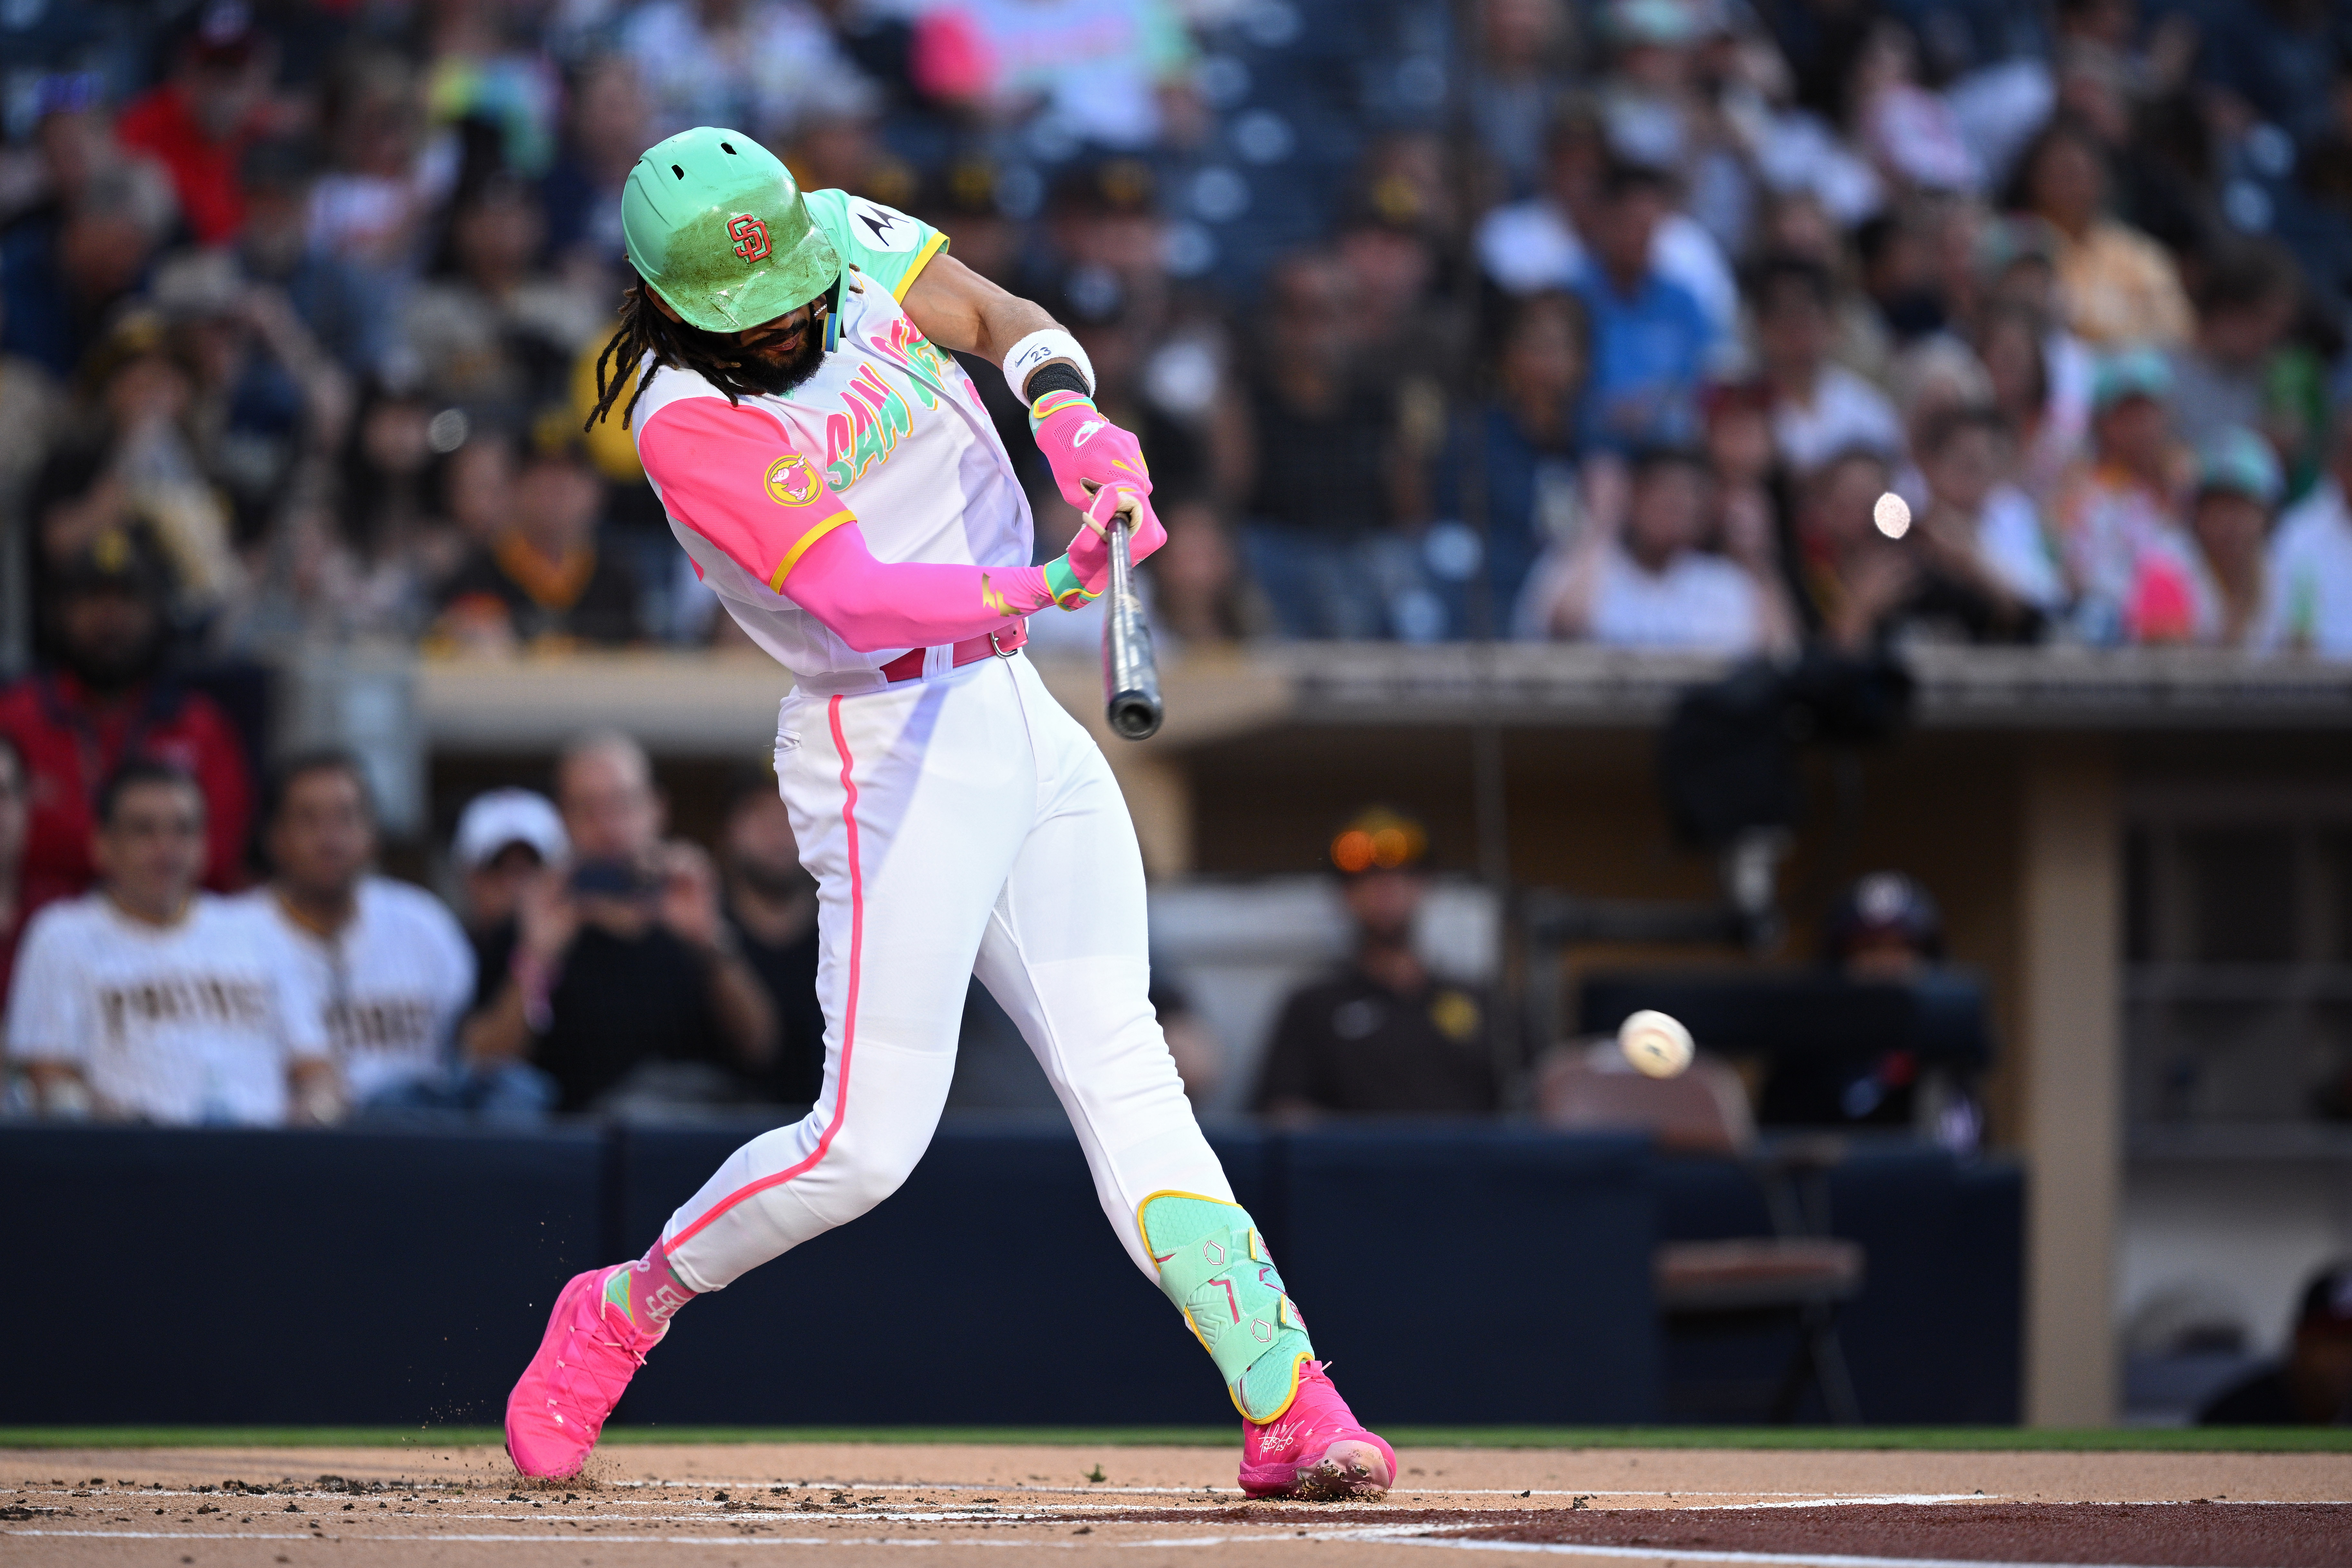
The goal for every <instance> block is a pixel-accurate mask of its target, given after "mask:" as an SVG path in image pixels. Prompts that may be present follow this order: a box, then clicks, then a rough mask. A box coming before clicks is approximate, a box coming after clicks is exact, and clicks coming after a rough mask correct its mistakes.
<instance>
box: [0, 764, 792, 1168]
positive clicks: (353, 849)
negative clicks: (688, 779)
mask: <svg viewBox="0 0 2352 1568" xmlns="http://www.w3.org/2000/svg"><path fill="white" fill-rule="evenodd" d="M552 782H553V796H552V798H550V796H548V795H541V794H538V793H536V792H533V791H530V790H522V789H498V790H491V791H488V792H487V793H485V794H483V795H478V796H477V797H475V798H474V799H473V800H471V801H470V802H468V803H467V806H466V809H465V811H464V813H463V814H462V815H461V816H460V817H459V818H458V820H457V830H456V833H455V835H454V837H453V838H452V839H451V841H450V843H449V844H448V845H447V847H446V848H447V856H446V873H447V874H446V890H447V892H448V893H449V895H450V897H449V900H448V901H447V902H445V901H444V900H443V899H442V898H441V897H439V896H436V894H435V893H434V892H431V891H428V890H426V889H424V888H421V887H418V886H416V885H415V884H412V883H409V882H404V881H400V880H396V879H391V878H388V877H384V876H382V875H379V874H378V873H377V871H376V864H375V863H376V856H377V848H378V842H377V827H376V816H375V811H374V807H373V798H372V793H371V790H370V786H369V782H368V779H367V776H366V773H365V770H364V768H363V766H362V764H361V763H360V762H358V761H357V760H356V759H355V758H353V757H352V756H350V755H348V754H345V753H342V752H308V753H303V754H299V755H297V756H293V757H290V758H289V759H287V760H286V761H285V762H284V763H282V764H281V765H280V766H279V767H278V769H277V770H276V771H275V772H274V773H272V774H271V775H270V777H269V779H268V783H267V786H266V787H265V788H264V789H263V790H262V791H261V792H260V799H259V801H258V803H257V809H256V810H255V811H254V812H253V814H252V816H251V817H250V819H249V820H250V822H251V824H252V826H253V840H254V847H255V849H256V850H257V856H256V862H257V869H258V870H259V872H260V875H259V876H258V877H257V878H253V879H247V874H246V872H247V860H246V858H245V854H244V847H243V846H244V828H245V826H246V823H247V820H248V819H247V818H246V817H244V816H239V817H237V818H236V819H235V820H234V821H231V822H229V823H227V824H226V826H225V824H224V816H225V813H224V812H223V810H222V809H221V806H220V805H217V804H215V797H214V795H213V793H212V792H213V790H214V789H216V788H217V787H218V785H219V784H220V783H221V780H220V778H219V777H218V776H215V777H214V778H213V779H211V780H210V781H209V783H208V781H207V780H206V779H205V778H204V777H202V776H201V775H200V774H199V773H197V772H195V771H193V770H192V769H191V768H189V767H187V766H185V765H183V764H182V763H179V762H177V761H174V760H173V757H172V753H171V752H169V751H164V752H142V753H138V754H134V755H131V756H130V757H128V758H126V759H125V760H123V761H122V762H121V763H120V764H119V765H117V766H116V767H115V768H114V769H113V770H112V771H111V772H110V773H108V774H107V775H106V777H105V778H104V780H103V781H102V782H101V783H100V784H99V786H98V788H97V789H96V791H95V792H94V794H93V797H92V799H91V802H90V805H89V817H88V819H87V821H85V822H84V823H83V824H82V825H81V826H82V827H83V828H84V834H83V837H81V839H80V840H79V842H80V844H81V846H82V847H83V850H84V855H83V858H81V859H80V861H79V864H78V865H74V866H66V865H63V864H60V863H58V861H59V859H60V858H58V857H56V856H51V857H49V858H47V860H44V858H43V857H42V856H41V854H40V853H39V852H38V850H37V849H33V848H32V847H31V846H33V845H37V844H41V843H44V842H50V841H47V840H43V839H40V838H38V837H34V836H32V835H28V833H27V825H28V821H30V820H33V819H37V817H38V816H39V806H40V802H41V799H42V797H43V795H45V794H47V793H50V789H47V788H45V786H54V784H55V783H56V780H55V778H54V776H53V775H47V774H45V773H43V772H42V771H41V770H40V769H39V768H38V767H37V766H35V765H28V763H27V760H26V755H25V754H24V753H23V752H20V751H19V750H18V749H17V748H16V746H15V745H14V743H13V742H7V741H5V739H0V1005H5V1018H6V1023H5V1076H0V1115H32V1116H40V1117H47V1118H52V1119H64V1120H90V1119H95V1120H101V1121H142V1122H148V1123H152V1124H155V1125H162V1126H187V1125H210V1124H224V1125H259V1126H277V1125H291V1126H306V1125H325V1124H331V1123H336V1122H341V1121H346V1120H349V1119H353V1118H356V1119H360V1120H362V1121H371V1122H374V1123H379V1124H380V1123H383V1122H385V1121H392V1122H402V1121H407V1122H416V1121H450V1120H452V1119H459V1120H466V1121H482V1122H487V1123H491V1124H506V1125H518V1124H529V1123H535V1122H538V1121H542V1120H544V1119H545V1118H546V1117H547V1116H548V1115H550V1114H552V1113H573V1112H595V1113H599V1114H605V1115H625V1114H631V1113H639V1112H659V1111H675V1110H679V1109H681V1108H687V1107H692V1108H695V1109H698V1110H709V1109H711V1108H714V1107H723V1106H730V1105H736V1106H773V1105H805V1104H808V1103H810V1102H811V1101H813V1100H815V1099H816V1097H817V1091H818V1089H819V1087H820V1084H821V1081H822V1077H823V1072H824V1017H823V1014H822V1011H821V1009H820V1007H819V1005H818V1003H817V999H816V996H817V993H816V976H817V936H816V921H817V898H816V886H815V882H814V879H811V878H810V877H809V876H808V874H807V873H806V872H805V871H803V869H802V868H801V865H800V852H799V847H798V846H797V844H796V843H795V841H794V839H793V830H792V823H791V819H790V816H788V814H787V813H786V811H785V808H784V805H783V802H782V799H781V798H780V797H779V795H778V794H777V792H776V787H775V780H774V778H773V777H772V775H770V774H767V773H749V772H747V773H745V774H744V775H743V776H742V777H740V778H739V779H737V780H735V781H734V782H733V784H731V785H730V790H729V794H728V797H727V802H726V809H725V813H724V816H723V818H722V821H721V824H720V826H719V834H718V842H717V854H716V855H715V856H714V855H713V854H712V853H711V852H709V850H706V849H705V848H703V847H700V846H698V845H696V844H693V843H691V842H688V841H686V840H683V839H678V838H675V837H671V836H670V835H669V834H668V832H667V822H666V804H665V801H664V798H663V796H662V795H661V793H660V792H659V790H658V789H657V788H656V784H655V782H654V776H653V770H652V766H651V763H649V762H648V761H647V759H646V754H645V752H643V751H642V750H640V749H639V748H638V746H637V745H636V743H635V742H633V741H631V740H630V739H629V738H628V737H626V736H625V735H621V734H618V733H614V732H600V733H593V734H588V735H583V736H581V737H579V738H578V739H577V740H575V741H574V742H572V744H571V745H569V746H567V747H566V748H565V749H564V751H563V752H562V755H561V757H560V758H559V759H558V760H557V763H556V765H555V768H554V770H553V779H552ZM230 804H231V805H242V804H243V797H241V796H238V797H232V798H231V801H230ZM225 844H226V845H230V846H234V848H232V849H230V850H229V851H228V852H227V853H226V856H225V857H224V854H223V846H224V845H225Z"/></svg>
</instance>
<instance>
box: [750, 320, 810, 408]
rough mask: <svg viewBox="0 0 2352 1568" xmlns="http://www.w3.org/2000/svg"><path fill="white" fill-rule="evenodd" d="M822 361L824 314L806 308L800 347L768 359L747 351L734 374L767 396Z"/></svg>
mask: <svg viewBox="0 0 2352 1568" xmlns="http://www.w3.org/2000/svg"><path fill="white" fill-rule="evenodd" d="M823 363H824V317H823V316H821V315H819V314H818V313H817V312H815V311H814V310H812V311H810V312H809V318H808V321H807V323H806V324H805V325H804V326H803V327H802V328H801V343H800V347H799V348H797V349H795V350H793V353H792V354H791V355H790V356H789V357H788V358H784V359H770V358H769V357H768V356H766V355H765V354H761V353H746V354H745V355H744V356H743V361H742V365H741V368H740V369H739V370H738V371H737V372H736V374H738V375H739V376H740V377H742V379H743V380H745V381H747V382H749V383H750V384H751V385H753V386H755V387H757V388H759V389H760V391H761V393H763V394H765V395H768V396H770V397H782V396H783V395H785V394H786V393H788V392H790V391H792V390H793V388H794V387H797V386H799V385H800V384H802V383H803V382H805V381H806V380H808V378H809V377H811V376H813V375H814V374H816V372H817V367H818V366H819V365H821V364H823Z"/></svg>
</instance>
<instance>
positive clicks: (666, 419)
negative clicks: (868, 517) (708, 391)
mask: <svg viewBox="0 0 2352 1568" xmlns="http://www.w3.org/2000/svg"><path fill="white" fill-rule="evenodd" d="M637 458H638V460H639V461H640V462H642V463H644V464H645V468H646V474H647V476H648V477H650V478H651V479H653V481H654V483H655V484H656V486H658V487H659V488H660V490H661V499H662V506H663V507H664V508H665V509H666V510H667V511H668V512H669V514H670V516H671V517H672V518H674V519H676V520H677V522H678V523H679V524H680V525H681V526H682V527H686V528H689V529H692V530H693V531H695V532H697V533H698V534H700V535H701V536H702V537H703V538H705V539H707V540H709V542H711V543H712V544H714V545H716V546H718V548H719V550H720V551H721V552H724V553H725V554H726V556H727V558H728V559H729V560H730V561H732V562H734V563H735V564H737V565H738V566H740V567H741V568H743V570H744V571H746V572H749V573H750V574H751V575H752V576H754V577H756V578H758V579H759V580H760V581H761V582H762V583H765V584H767V585H768V586H769V587H770V588H772V589H774V590H776V591H777V592H779V593H781V592H782V591H783V584H784V577H785V575H786V574H789V573H790V572H791V571H792V569H793V563H795V562H797V561H798V560H799V559H800V558H801V555H802V552H804V551H806V550H807V549H808V548H809V547H810V546H811V545H813V544H814V543H815V542H817V541H818V540H820V539H822V538H824V536H825V535H826V534H828V533H830V532H832V531H834V530H835V529H837V528H841V527H844V526H845V525H847V524H849V523H852V522H855V521H857V520H856V516H855V515H854V514H852V513H851V511H850V510H849V508H848V507H846V506H845V505H844V504H843V503H842V500H841V498H840V497H839V496H837V495H835V494H834V493H833V490H832V489H831V488H830V487H828V486H827V485H826V484H825V482H824V475H823V474H820V473H819V472H817V469H816V466H815V465H814V464H813V463H811V462H810V461H809V460H808V458H805V457H803V456H802V455H801V454H800V453H798V452H795V451H794V450H793V447H792V444H791V442H790V441H788V440H787V439H786V438H785V436H784V432H783V431H782V429H781V428H780V427H779V426H777V424H776V422H775V421H774V420H773V419H771V418H770V417H768V416H766V415H764V414H762V413H761V412H759V411H758V410H757V409H753V408H745V407H742V406H741V405H738V404H732V403H729V402H728V401H727V400H726V399H724V398H720V397H681V398H679V399H678V400H677V402H675V403H671V404H668V405H665V406H663V407H661V408H657V409H656V410H655V411H654V413H653V416H652V417H650V418H648V419H647V420H646V423H645V425H644V426H643V428H641V429H640V430H639V431H638V433H637Z"/></svg>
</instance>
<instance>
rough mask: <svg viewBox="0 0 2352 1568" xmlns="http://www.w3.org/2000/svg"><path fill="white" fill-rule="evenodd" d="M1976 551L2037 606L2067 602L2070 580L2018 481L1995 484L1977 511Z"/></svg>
mask: <svg viewBox="0 0 2352 1568" xmlns="http://www.w3.org/2000/svg"><path fill="white" fill-rule="evenodd" d="M1977 555H1978V558H1979V559H1980V560H1981V561H1983V562H1984V563H1985V565H1986V566H1987V567H1989V568H1990V569H1991V572H1992V574H1993V575H1994V576H1996V577H1998V578H2000V580H2001V582H2002V583H2003V584H2007V586H2008V588H2009V591H2010V592H2011V593H2012V594H2014V595H2017V596H2018V597H2019V598H2021V599H2022V600H2024V601H2025V602H2026V603H2027V604H2029V605H2032V606H2033V607H2034V608H2035V609H2037V610H2042V611H2045V612H2046V611H2053V610H2057V609H2060V608H2063V606H2064V605H2065V603H2066V580H2065V578H2064V577H2063V576H2062V575H2061V574H2059V570H2058V557H2057V553H2056V552H2054V551H2053V550H2052V549H2051V547H2050V535H2049V534H2048V532H2047V531H2044V530H2043V528H2042V514H2041V512H2040V511H2039V510H2036V509H2035V507H2034V505H2033V498H2032V496H2029V495H2027V494H2026V493H2025V492H2024V491H2023V490H2021V489H2018V488H2017V487H2016V486H2015V485H1995V486H1994V487H1993V488H1992V489H1991V490H1990V492H1988V493H1987V494H1986V496H1985V502H1984V510H1983V511H1981V512H1979V514H1978V515H1977Z"/></svg>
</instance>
